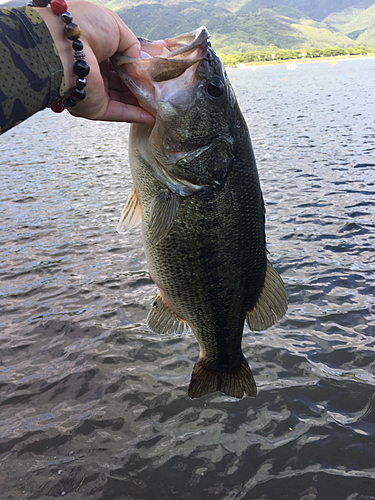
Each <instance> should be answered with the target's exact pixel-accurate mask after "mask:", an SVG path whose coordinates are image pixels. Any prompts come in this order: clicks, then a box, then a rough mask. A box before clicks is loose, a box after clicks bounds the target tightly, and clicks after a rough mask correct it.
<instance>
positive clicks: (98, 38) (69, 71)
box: [35, 0, 155, 124]
mask: <svg viewBox="0 0 375 500" xmlns="http://www.w3.org/2000/svg"><path fill="white" fill-rule="evenodd" d="M35 10H37V11H38V13H39V15H40V16H41V17H42V18H43V19H44V21H45V23H46V24H47V26H48V29H49V30H50V32H51V35H52V37H53V39H54V41H55V44H56V47H57V50H58V52H59V56H60V58H61V61H62V64H63V67H64V76H65V85H66V89H67V91H69V89H71V88H72V87H74V86H75V80H76V78H77V76H76V75H75V74H74V72H73V65H74V62H75V59H74V57H73V54H74V51H73V49H72V42H71V41H70V40H68V39H67V38H66V37H65V35H64V32H63V30H64V23H63V21H62V20H61V18H60V16H56V15H55V14H54V13H53V12H52V10H51V9H50V8H36V9H35ZM68 10H69V12H70V13H71V14H72V15H73V22H74V23H76V24H77V25H78V26H79V27H80V29H81V36H80V40H82V43H83V45H84V48H83V51H84V53H85V60H86V61H87V63H88V64H89V66H90V73H89V75H88V76H87V86H86V88H85V90H86V98H85V99H84V100H82V101H77V105H76V106H75V107H74V108H69V112H70V113H71V114H72V115H74V116H82V117H84V118H88V119H91V120H104V121H120V122H124V121H125V122H130V123H146V124H153V123H154V122H155V119H154V117H153V116H152V115H150V114H149V113H148V112H147V111H146V110H144V109H142V108H141V107H140V105H139V103H138V101H137V99H136V97H135V96H133V94H132V93H131V92H130V90H129V89H128V88H127V87H126V85H125V84H124V83H123V82H122V81H121V80H120V78H119V77H118V75H117V73H116V72H115V71H114V70H113V69H112V64H111V62H110V57H111V56H113V54H114V53H115V52H121V53H123V54H124V55H126V56H130V57H140V44H139V41H138V39H137V37H136V36H135V35H134V33H132V31H130V29H129V28H128V27H127V26H126V25H125V24H124V23H123V22H122V20H121V19H120V18H119V17H118V15H117V14H115V13H114V12H113V11H111V10H109V9H107V8H105V7H102V6H100V5H96V4H92V3H90V2H83V1H76V0H73V1H71V2H69V4H68Z"/></svg>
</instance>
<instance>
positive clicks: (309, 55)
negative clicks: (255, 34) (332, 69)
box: [219, 45, 375, 67]
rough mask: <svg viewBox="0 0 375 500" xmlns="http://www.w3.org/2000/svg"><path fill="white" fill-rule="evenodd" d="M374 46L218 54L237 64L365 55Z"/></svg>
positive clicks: (228, 63) (225, 62)
mask: <svg viewBox="0 0 375 500" xmlns="http://www.w3.org/2000/svg"><path fill="white" fill-rule="evenodd" d="M374 52H375V47H365V46H363V45H361V46H357V47H349V48H348V49H341V48H340V47H329V48H325V49H315V48H311V49H302V50H285V49H278V48H277V47H274V48H273V47H272V46H271V48H267V49H265V50H247V51H246V52H242V53H235V54H228V55H223V54H219V55H220V58H221V60H222V61H223V64H224V65H225V66H233V67H234V66H237V64H241V63H242V64H244V63H250V62H260V61H280V60H281V61H285V60H290V59H297V60H298V59H314V58H317V57H336V56H346V55H350V56H352V55H365V54H369V53H374Z"/></svg>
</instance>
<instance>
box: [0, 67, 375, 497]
mask: <svg viewBox="0 0 375 500" xmlns="http://www.w3.org/2000/svg"><path fill="white" fill-rule="evenodd" d="M229 75H230V78H231V79H232V80H233V84H234V87H235V90H236V93H237V97H238V100H239V102H240V105H241V109H242V110H243V113H244V116H245V118H246V120H247V123H248V125H249V129H250V132H251V136H252V140H253V146H254V150H255V155H256V158H257V162H258V169H259V174H260V178H261V183H262V188H263V193H264V198H265V201H266V207H267V241H268V250H269V251H270V254H271V255H270V259H271V261H272V262H273V264H274V267H275V268H276V269H277V270H278V271H279V272H280V274H281V275H282V277H283V279H284V281H285V284H286V288H287V290H288V293H289V296H290V306H289V310H288V312H287V314H286V316H285V317H284V318H283V320H282V321H281V322H280V323H279V324H277V325H276V326H274V327H272V328H270V329H269V330H267V331H265V332H260V333H251V332H250V331H249V330H248V329H245V334H244V339H243V348H244V353H245V356H246V357H247V359H248V360H249V362H250V365H251V367H252V370H253V374H254V377H255V379H256V381H257V384H258V389H259V395H258V397H257V398H256V399H252V398H244V399H242V400H235V399H233V398H230V397H226V396H223V395H221V394H219V393H216V394H211V395H208V396H204V397H202V398H200V399H197V400H191V399H189V397H188V396H187V387H188V384H189V381H190V375H191V371H192V368H193V365H194V362H195V361H196V359H197V357H198V352H199V349H198V344H197V342H196V340H195V338H194V337H193V336H192V335H191V334H186V335H180V336H173V335H164V336H161V335H155V334H153V333H151V332H149V331H147V329H146V326H145V322H146V317H147V313H148V310H149V307H150V304H151V301H152V299H153V297H154V295H155V285H154V284H153V283H152V282H151V281H150V280H149V277H148V269H147V263H146V260H145V256H144V252H143V248H142V244H141V239H140V229H139V228H134V229H133V230H131V231H130V232H129V233H128V234H126V235H119V234H117V233H116V231H115V226H116V224H117V221H118V219H119V216H120V213H121V210H122V208H123V206H124V203H125V201H126V198H127V195H128V193H129V191H130V189H131V174H130V170H129V166H128V157H127V144H128V139H127V138H128V125H127V124H103V123H92V122H88V121H85V120H79V119H74V118H72V117H70V116H69V114H68V113H64V114H63V115H54V114H53V113H52V112H51V111H49V110H45V111H43V112H42V113H39V114H37V115H35V116H34V117H32V118H31V119H29V120H28V121H27V122H25V123H23V124H21V125H19V126H18V127H16V128H14V129H13V130H11V131H9V132H7V133H5V134H4V135H3V136H1V137H0V152H1V154H0V163H1V167H0V175H1V193H0V198H1V204H0V207H1V208H0V209H1V215H0V241H1V261H0V279H1V283H0V314H1V316H0V329H1V330H0V341H1V345H0V387H1V388H0V492H1V495H0V497H1V499H2V500H5V499H6V500H11V499H12V500H19V499H22V500H23V499H27V500H29V499H30V500H31V499H39V500H40V499H52V498H61V497H64V498H67V499H69V500H76V499H77V500H78V499H86V498H87V499H92V500H99V499H100V500H112V499H114V500H116V499H119V500H154V499H163V500H169V499H192V500H200V499H203V498H204V499H205V500H209V499H216V500H217V499H220V500H239V499H259V500H266V499H267V500H280V499H286V500H295V499H303V500H313V499H332V500H333V499H340V500H341V499H349V500H359V499H374V498H375V395H374V393H375V361H374V353H375V341H374V338H375V298H374V296H375V294H374V292H375V250H374V249H375V183H374V179H375V173H374V170H375V119H374V116H375V102H374V100H375V92H374V81H375V60H362V61H361V60H356V61H353V60H351V61H338V62H337V65H336V66H330V65H329V64H328V63H323V62H321V63H310V64H300V65H299V66H298V69H297V70H295V71H290V72H288V71H287V70H286V68H285V66H280V67H267V68H259V69H258V70H257V71H251V69H239V70H232V71H229Z"/></svg>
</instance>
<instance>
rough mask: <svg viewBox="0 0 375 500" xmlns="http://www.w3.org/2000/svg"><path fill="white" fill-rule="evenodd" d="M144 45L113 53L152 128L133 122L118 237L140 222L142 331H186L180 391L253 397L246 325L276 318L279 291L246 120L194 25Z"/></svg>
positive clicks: (282, 294)
mask: <svg viewBox="0 0 375 500" xmlns="http://www.w3.org/2000/svg"><path fill="white" fill-rule="evenodd" d="M139 40H140V42H141V57H140V58H131V57H126V56H123V55H121V54H115V55H114V56H113V57H112V60H111V62H112V65H113V67H114V69H115V70H116V71H117V73H118V74H119V75H120V78H121V79H122V80H123V82H125V84H126V85H127V86H128V87H129V89H130V90H131V92H132V93H133V94H134V95H135V96H136V98H137V99H138V101H139V103H140V105H141V106H142V107H143V108H145V109H146V110H147V111H148V112H149V113H151V114H152V115H153V116H154V117H155V124H153V125H146V124H132V125H131V127H130V132H129V163H130V168H131V172H132V177H133V181H134V186H133V188H132V190H131V193H130V196H129V198H128V201H127V203H126V205H125V208H124V209H123V211H122V214H121V217H120V221H119V223H118V226H117V230H118V231H119V232H120V233H124V232H126V231H128V230H129V229H130V228H132V227H134V226H135V225H136V224H138V223H141V224H142V239H143V244H144V249H145V254H146V258H147V263H148V267H149V273H150V277H151V279H152V280H153V281H154V283H155V284H156V285H157V293H156V297H155V299H154V300H153V302H152V305H151V309H150V312H149V314H148V317H147V325H148V327H149V329H150V330H152V331H153V332H155V333H157V334H166V333H168V334H173V333H176V334H182V333H184V332H187V331H192V332H193V333H194V335H195V337H196V339H197V340H198V343H199V347H200V354H199V358H198V360H197V361H196V363H195V365H194V368H193V372H192V375H191V380H190V384H189V389H188V396H190V397H191V398H199V397H201V396H203V395H205V394H210V393H213V392H216V391H220V392H222V393H224V394H226V395H228V396H231V397H234V398H238V399H240V398H242V397H243V396H244V395H247V396H250V397H255V396H256V395H257V386H256V383H255V380H254V377H253V374H252V372H251V369H250V366H249V364H248V362H247V360H246V359H245V357H244V354H243V352H242V336H243V330H244V325H245V321H246V322H247V324H248V326H249V327H250V329H251V330H252V331H261V330H265V329H267V328H269V327H270V326H272V325H274V324H275V323H276V322H277V321H279V320H280V319H281V318H282V317H283V316H284V314H285V312H286V310H287V307H288V295H287V292H286V290H285V287H284V283H283V281H282V278H281V277H280V276H279V274H278V273H277V272H276V271H275V270H274V269H273V267H272V265H271V263H270V262H269V259H268V253H267V249H266V236H265V205H264V201H263V195H262V191H261V186H260V181H259V175H258V171H257V166H256V160H255V155H254V151H253V148H252V144H251V139H250V134H249V130H248V127H247V125H246V122H245V119H244V117H243V115H242V113H241V110H240V107H239V105H238V102H237V99H236V96H235V93H234V91H233V88H232V85H231V83H230V81H229V78H228V76H227V74H226V71H225V68H224V66H223V63H222V61H221V60H220V57H219V56H218V55H217V54H216V53H215V51H214V50H213V48H212V45H211V42H210V41H209V33H208V31H207V29H206V28H205V27H204V26H203V27H200V28H198V29H197V30H195V31H192V32H190V33H186V34H183V35H180V36H177V37H174V38H170V39H165V40H158V41H150V40H146V39H139Z"/></svg>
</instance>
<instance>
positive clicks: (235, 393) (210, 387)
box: [188, 358, 257, 399]
mask: <svg viewBox="0 0 375 500" xmlns="http://www.w3.org/2000/svg"><path fill="white" fill-rule="evenodd" d="M216 391H221V392H223V393H224V394H227V395H228V396H232V397H234V398H238V399H241V398H242V397H243V396H244V394H246V395H247V396H251V397H254V398H255V397H256V395H257V386H256V383H255V380H254V377H253V374H252V373H251V369H250V366H249V365H248V363H247V361H246V359H245V358H243V360H242V362H241V364H240V366H239V367H238V368H237V369H236V370H233V371H230V372H219V371H214V370H209V369H207V368H205V367H204V360H203V359H199V360H198V361H197V362H196V363H195V365H194V369H193V373H192V375H191V380H190V385H189V392H188V395H189V396H190V397H191V398H200V397H201V396H204V395H205V394H210V393H211V392H216Z"/></svg>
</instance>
